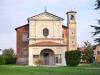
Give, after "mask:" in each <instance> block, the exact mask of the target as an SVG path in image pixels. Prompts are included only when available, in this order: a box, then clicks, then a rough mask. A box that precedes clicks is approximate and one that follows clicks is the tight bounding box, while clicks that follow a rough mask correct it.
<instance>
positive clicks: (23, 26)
mask: <svg viewBox="0 0 100 75" xmlns="http://www.w3.org/2000/svg"><path fill="white" fill-rule="evenodd" d="M28 25H29V24H25V25H22V26H20V27H17V28H15V30H17V29H19V28H22V27H25V26H28Z"/></svg>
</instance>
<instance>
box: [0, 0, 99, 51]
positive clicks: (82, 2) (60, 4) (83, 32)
mask: <svg viewBox="0 0 100 75" xmlns="http://www.w3.org/2000/svg"><path fill="white" fill-rule="evenodd" d="M94 4H95V0H2V1H0V48H1V49H5V48H14V49H16V31H15V30H14V29H15V28H16V27H19V26H21V25H24V24H26V23H27V18H28V17H30V16H33V15H36V14H38V13H41V12H44V9H45V6H47V11H48V12H50V13H53V14H55V15H57V16H60V17H62V18H64V19H65V20H64V24H65V25H66V24H67V17H66V14H65V13H66V12H67V11H70V10H75V11H77V42H78V45H79V46H82V45H83V42H84V41H86V40H89V41H90V42H91V43H94V42H93V37H91V36H92V34H91V32H92V31H93V29H92V28H91V27H90V25H97V21H96V20H97V19H98V18H99V16H100V15H99V14H98V13H99V11H97V10H94V8H95V6H94Z"/></svg>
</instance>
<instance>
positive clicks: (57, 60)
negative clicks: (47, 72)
mask: <svg viewBox="0 0 100 75" xmlns="http://www.w3.org/2000/svg"><path fill="white" fill-rule="evenodd" d="M61 61H62V59H61V54H58V55H56V57H55V62H56V63H61Z"/></svg>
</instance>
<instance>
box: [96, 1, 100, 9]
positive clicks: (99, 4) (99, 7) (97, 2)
mask: <svg viewBox="0 0 100 75" xmlns="http://www.w3.org/2000/svg"><path fill="white" fill-rule="evenodd" d="M95 6H96V8H95V9H100V0H96V4H95Z"/></svg>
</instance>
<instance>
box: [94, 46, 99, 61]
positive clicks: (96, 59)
mask: <svg viewBox="0 0 100 75" xmlns="http://www.w3.org/2000/svg"><path fill="white" fill-rule="evenodd" d="M97 51H100V45H97V46H96V49H95V50H94V53H95V54H94V55H95V62H97V63H100V54H99V55H98V54H97Z"/></svg>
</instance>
